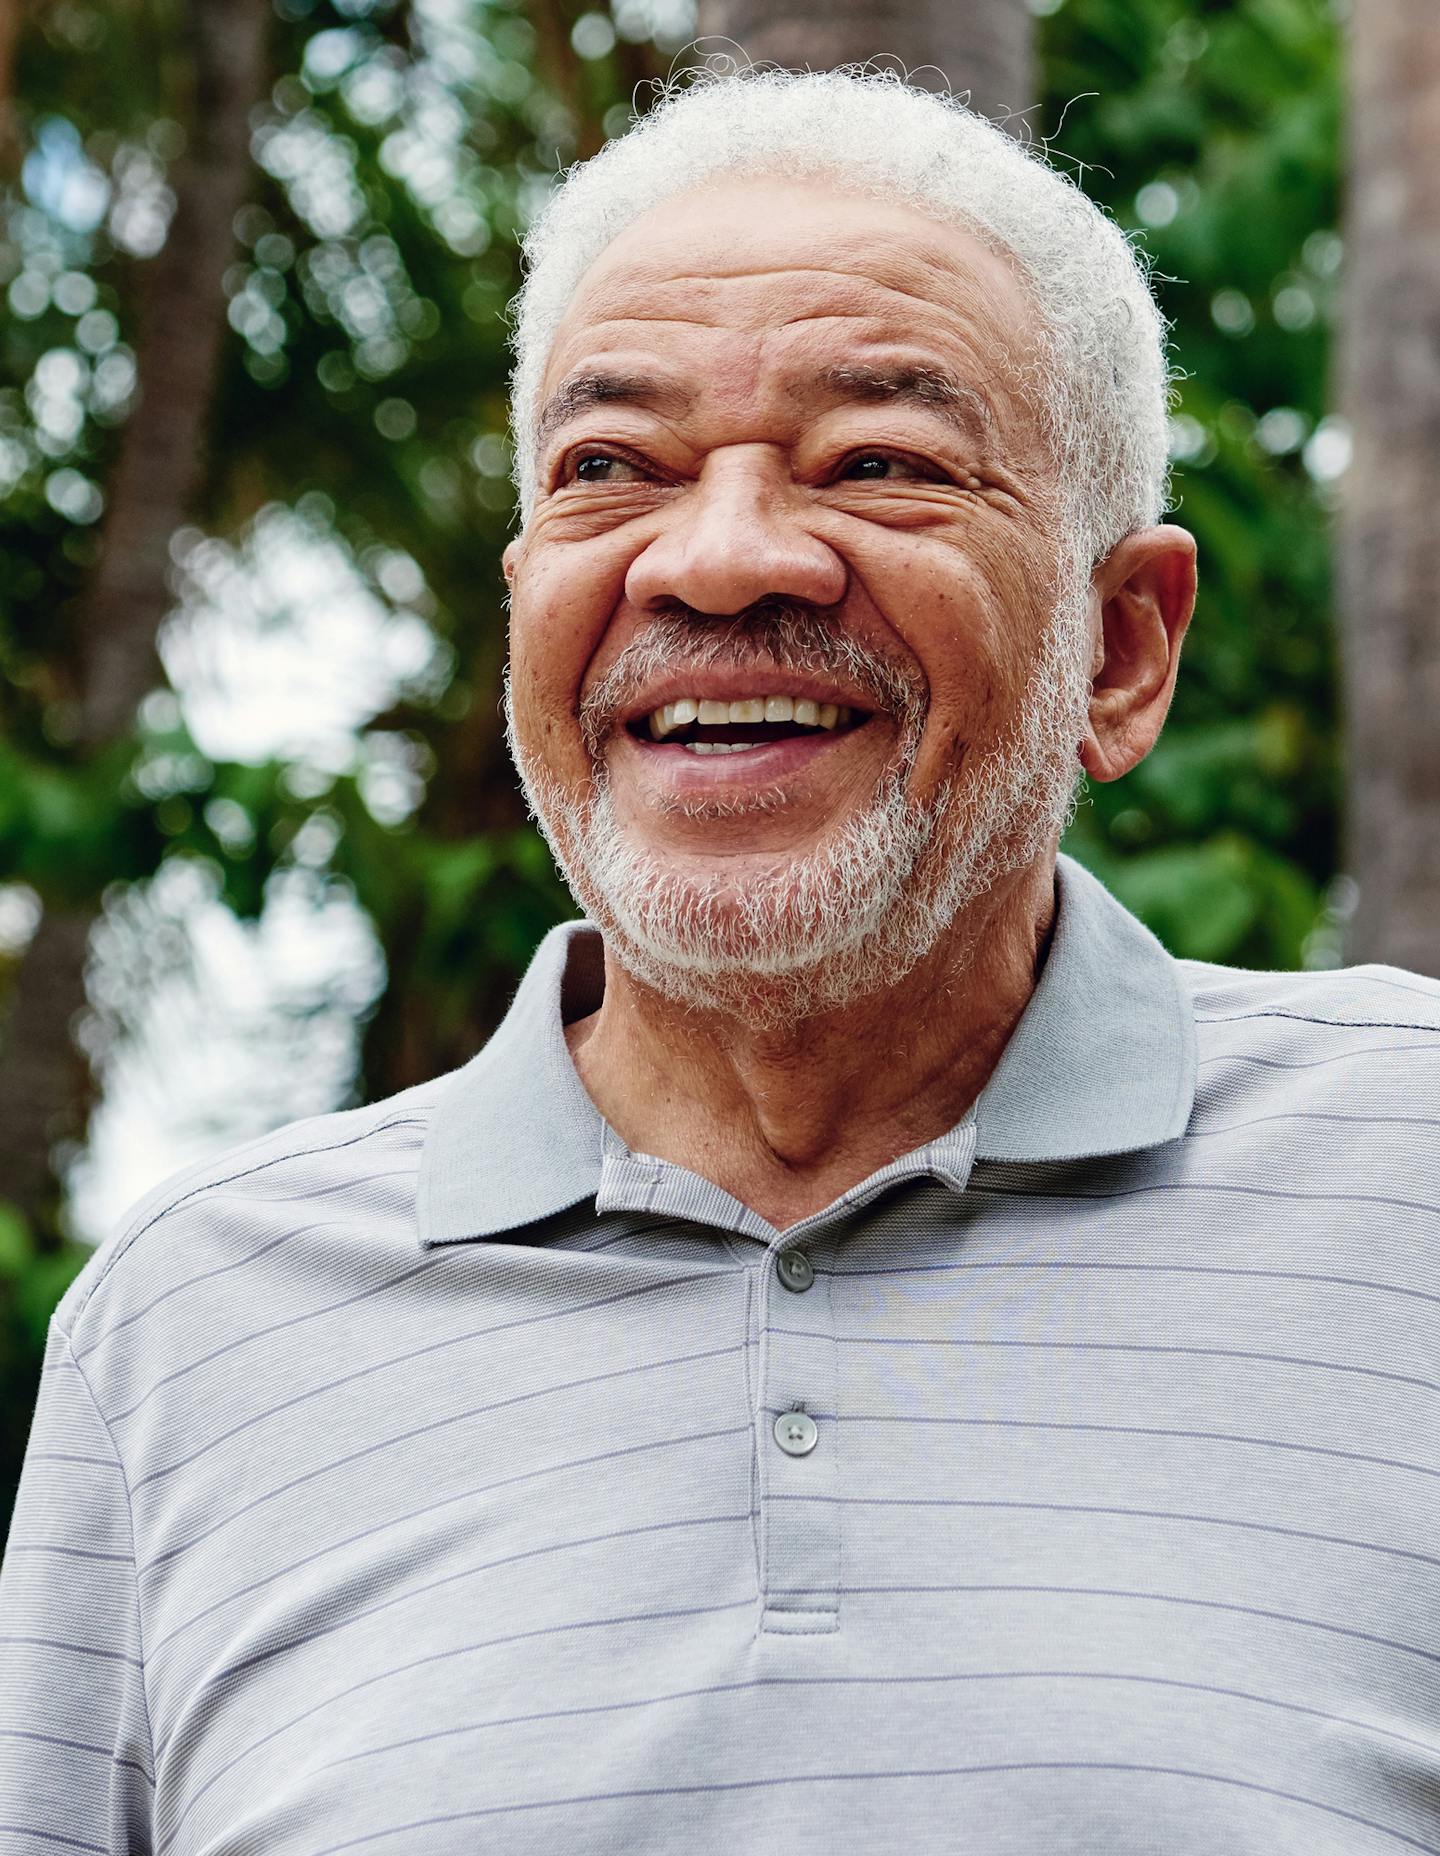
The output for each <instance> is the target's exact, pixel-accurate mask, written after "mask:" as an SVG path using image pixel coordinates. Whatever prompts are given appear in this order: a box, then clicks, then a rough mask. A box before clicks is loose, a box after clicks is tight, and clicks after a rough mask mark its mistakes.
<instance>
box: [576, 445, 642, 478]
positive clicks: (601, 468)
mask: <svg viewBox="0 0 1440 1856" xmlns="http://www.w3.org/2000/svg"><path fill="white" fill-rule="evenodd" d="M564 476H565V479H566V481H568V482H571V483H645V482H648V481H649V477H648V473H647V472H646V471H645V470H643V469H642V468H641V466H640V465H639V464H637V463H636V462H635V461H634V459H633V458H627V457H624V456H622V455H621V454H620V453H619V452H616V451H582V452H580V453H579V454H578V455H577V456H576V457H573V458H570V459H569V460H568V461H567V463H566V465H565V470H564Z"/></svg>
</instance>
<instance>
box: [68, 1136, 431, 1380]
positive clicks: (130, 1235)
mask: <svg viewBox="0 0 1440 1856" xmlns="http://www.w3.org/2000/svg"><path fill="white" fill-rule="evenodd" d="M424 1125H425V1123H424V1121H423V1119H422V1118H421V1117H420V1116H418V1115H399V1116H396V1118H395V1119H394V1120H393V1121H379V1122H376V1124H375V1126H374V1127H373V1128H366V1129H364V1130H363V1131H362V1132H361V1133H359V1134H355V1135H352V1136H351V1137H350V1138H349V1140H345V1141H333V1142H331V1143H330V1144H329V1145H328V1146H321V1147H295V1148H292V1149H290V1150H289V1151H287V1152H285V1153H283V1154H272V1155H271V1156H270V1157H269V1159H267V1160H259V1161H257V1162H256V1163H255V1165H254V1166H247V1167H241V1168H240V1170H239V1171H238V1172H235V1173H225V1174H218V1175H216V1176H215V1177H214V1178H210V1179H205V1180H202V1181H201V1182H200V1184H199V1185H198V1186H192V1187H191V1188H190V1190H189V1191H188V1192H182V1193H181V1194H180V1195H179V1197H178V1198H174V1199H170V1200H167V1201H166V1203H165V1204H163V1205H161V1206H159V1207H158V1208H157V1210H156V1211H154V1212H153V1213H152V1214H151V1215H150V1216H149V1217H147V1218H145V1219H143V1221H141V1222H139V1223H136V1224H134V1225H132V1226H131V1227H130V1228H129V1229H128V1230H127V1231H125V1232H124V1233H123V1235H122V1236H121V1237H120V1239H119V1241H118V1243H117V1244H116V1245H115V1248H114V1250H112V1251H111V1253H110V1255H109V1256H108V1257H107V1258H106V1260H105V1264H104V1267H103V1268H102V1269H100V1270H99V1271H97V1272H96V1276H95V1280H94V1282H92V1283H91V1284H90V1287H89V1289H88V1290H87V1291H86V1293H85V1295H84V1297H83V1299H82V1300H81V1301H79V1302H77V1303H76V1305H75V1311H74V1313H73V1315H72V1316H71V1322H70V1327H69V1328H68V1329H67V1328H63V1327H62V1328H61V1329H60V1332H61V1333H62V1334H63V1335H64V1336H65V1340H66V1344H67V1345H68V1346H69V1347H70V1350H71V1352H72V1354H73V1353H74V1351H75V1346H74V1342H73V1340H72V1338H71V1336H72V1333H73V1330H74V1328H75V1326H76V1324H77V1323H78V1322H79V1320H80V1317H81V1316H82V1315H83V1314H84V1312H85V1310H86V1308H87V1307H88V1306H89V1304H90V1298H91V1297H92V1296H93V1295H94V1293H95V1291H96V1290H97V1289H98V1288H99V1287H100V1285H101V1283H102V1282H104V1280H105V1278H106V1277H107V1276H108V1275H109V1274H110V1272H111V1270H112V1269H113V1268H114V1267H115V1265H116V1264H117V1263H118V1262H119V1260H120V1258H121V1257H123V1256H124V1255H125V1253H126V1251H128V1250H129V1249H130V1247H131V1246H132V1245H133V1244H134V1243H136V1242H137V1241H138V1240H139V1239H140V1238H142V1237H143V1236H144V1235H145V1233H146V1232H147V1231H148V1230H150V1229H151V1228H152V1227H153V1226H154V1225H157V1224H158V1223H159V1222H160V1220H161V1219H162V1218H168V1217H169V1215H170V1213H171V1212H173V1211H178V1210H179V1208H180V1207H181V1206H182V1205H185V1204H187V1203H188V1202H189V1201H190V1200H191V1199H197V1198H199V1197H200V1196H201V1194H202V1193H206V1192H210V1191H212V1190H213V1189H214V1188H215V1187H216V1186H233V1185H234V1183H235V1181H236V1180H237V1179H249V1178H250V1177H251V1175H252V1174H255V1173H263V1172H264V1171H265V1169H266V1168H267V1167H271V1166H279V1165H280V1164H281V1163H282V1162H283V1161H285V1160H299V1159H303V1158H306V1157H308V1156H309V1155H310V1154H331V1153H339V1152H340V1151H341V1150H342V1149H344V1148H346V1147H355V1146H358V1145H359V1143H360V1142H361V1141H368V1140H369V1139H370V1138H371V1137H372V1136H373V1135H376V1134H385V1133H387V1132H388V1131H389V1130H390V1129H391V1128H409V1127H417V1128H418V1127H423V1126H424ZM96 1409H97V1410H98V1409H99V1408H98V1406H97V1408H96Z"/></svg>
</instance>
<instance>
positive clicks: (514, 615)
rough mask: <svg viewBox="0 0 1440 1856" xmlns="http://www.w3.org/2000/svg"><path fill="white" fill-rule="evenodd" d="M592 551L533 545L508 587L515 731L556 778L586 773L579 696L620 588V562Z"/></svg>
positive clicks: (622, 575) (622, 563)
mask: <svg viewBox="0 0 1440 1856" xmlns="http://www.w3.org/2000/svg"><path fill="white" fill-rule="evenodd" d="M598 552H599V551H598V550H596V549H593V548H584V549H582V548H576V547H569V548H558V547H554V546H545V545H543V544H541V545H537V546H534V547H532V548H530V549H527V550H526V552H525V553H524V554H523V556H522V558H521V561H520V563H519V565H518V566H517V568H516V573H515V579H514V582H513V584H512V587H511V596H510V689H511V696H512V700H513V703H514V708H515V728H516V732H517V734H518V735H519V737H520V740H521V742H522V743H523V744H524V746H525V747H526V748H527V749H528V750H529V751H530V752H531V753H532V754H538V755H539V756H541V758H542V759H543V760H544V761H545V763H546V764H547V766H549V767H550V769H551V770H552V771H553V772H554V773H556V774H558V775H559V776H560V777H561V778H563V779H571V780H579V779H584V778H585V777H587V775H588V772H589V758H588V756H587V755H586V753H585V750H584V747H583V744H582V742H581V739H580V728H579V722H578V714H579V706H580V691H581V686H582V685H583V683H584V681H585V676H586V673H587V671H588V670H589V668H590V665H591V662H592V660H593V659H594V657H595V654H596V651H597V649H598V648H599V647H600V645H601V643H602V641H603V639H604V637H605V634H606V630H607V628H608V626H609V624H610V621H611V618H612V616H613V614H614V612H615V609H616V606H617V604H618V602H619V600H620V598H621V595H622V593H623V590H624V579H625V561H624V560H622V559H619V558H618V557H617V558H615V559H613V560H606V559H604V558H597V554H598ZM608 552H609V553H610V554H611V555H614V553H615V551H614V550H613V549H611V550H609V551H608ZM626 558H628V556H627V557H626Z"/></svg>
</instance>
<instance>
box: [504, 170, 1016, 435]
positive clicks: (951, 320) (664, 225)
mask: <svg viewBox="0 0 1440 1856" xmlns="http://www.w3.org/2000/svg"><path fill="white" fill-rule="evenodd" d="M747 345H748V346H749V347H750V348H753V349H754V351H755V353H756V355H757V357H758V356H759V354H760V353H761V351H762V350H763V352H764V353H765V354H766V355H767V356H769V357H771V358H772V359H774V358H779V359H781V360H783V359H784V358H785V357H787V356H789V357H796V358H797V365H798V364H799V362H800V361H807V362H808V364H809V366H810V367H811V370H812V371H813V370H814V367H815V365H816V364H817V363H819V362H823V363H824V364H825V366H826V368H827V369H829V370H833V368H834V366H835V365H836V364H839V363H844V362H845V361H847V360H850V361H855V362H860V361H863V360H864V359H865V357H866V351H868V350H874V349H875V348H877V347H887V348H891V349H899V348H903V349H906V350H907V351H909V352H911V353H912V354H913V355H914V356H915V358H916V359H917V360H918V361H920V362H921V363H924V362H925V360H926V359H927V358H928V360H929V362H930V363H931V365H932V366H933V367H934V369H935V370H936V371H937V372H943V371H946V370H948V371H950V372H952V373H954V374H956V375H958V376H959V377H961V378H967V379H970V380H972V381H973V383H974V385H975V387H976V388H977V390H979V391H980V392H981V393H982V395H984V396H985V397H987V398H989V399H990V400H991V401H992V403H993V404H995V405H996V406H997V407H998V408H999V409H1000V411H1001V413H1002V416H1006V415H1008V416H1009V417H1012V418H1013V417H1016V416H1018V415H1019V413H1020V411H1021V410H1022V402H1023V401H1024V397H1025V385H1026V383H1027V382H1030V381H1033V380H1034V379H1035V378H1036V376H1037V372H1038V371H1040V370H1039V369H1038V367H1037V363H1039V362H1040V360H1041V350H1042V346H1043V340H1042V331H1041V326H1040V322H1039V318H1038V315H1037V313H1036V311H1035V308H1034V306H1033V304H1032V302H1031V300H1030V296H1029V293H1028V290H1027V288H1026V286H1025V285H1024V283H1023V282H1022V281H1021V278H1020V275H1019V273H1018V271H1017V269H1016V267H1015V265H1014V263H1013V261H1011V260H1010V259H1009V258H1008V257H1007V256H1005V255H1002V254H1001V253H1000V252H999V251H998V250H997V249H996V248H995V247H994V246H993V245H992V244H990V243H988V242H987V241H986V240H985V239H984V238H982V237H981V236H980V235H979V234H977V233H976V232H975V231H974V230H973V229H971V228H969V227H962V226H959V225H955V224H947V223H943V222H941V221H938V220H936V219H934V218H931V217H929V216H928V215H926V214H925V213H922V212H921V211H920V210H918V209H917V208H914V207H911V206H909V205H907V204H905V203H903V202H898V201H893V200H889V199H883V200H882V199H875V198H870V197H867V196H864V195H859V194H855V193H853V192H846V191H843V190H842V189H841V188H839V187H838V186H836V185H834V184H832V183H829V182H826V181H809V180H798V181H795V180H785V179H776V178H773V177H754V178H749V179H735V178H733V177H732V178H727V179H725V180H721V181H715V182H711V183H709V184H707V185H706V186H704V187H700V188H696V189H694V190H692V191H690V192H687V193H684V194H680V195H677V196H674V197H672V198H671V199H668V200H666V201H664V202H663V203H661V204H660V205H659V206H656V207H655V208H653V209H651V210H650V211H649V212H647V213H645V214H644V215H643V216H642V217H640V218H639V219H637V220H635V221H634V222H633V223H632V224H631V225H629V226H627V227H625V228H624V229H623V230H622V231H621V232H620V233H619V234H618V235H617V236H616V237H615V238H614V239H613V240H612V241H611V242H610V243H609V244H608V245H607V246H606V247H605V249H604V250H603V251H602V252H601V253H600V255H599V256H598V257H597V259H596V260H595V262H594V263H593V264H592V265H591V266H590V268H589V269H588V270H587V271H586V273H585V274H584V276H583V277H582V278H581V279H580V281H579V283H578V285H577V286H576V289H575V291H574V293H573V295H572V297H571V299H570V302H569V304H568V306H567V308H566V310H565V312H564V314H563V316H562V317H561V319H560V322H559V325H558V327H557V329H556V331H555V335H554V338H553V340H552V342H551V344H550V348H549V352H548V354H547V356H546V360H545V365H544V368H543V373H542V377H541V379H540V382H539V391H538V395H537V399H536V403H535V404H534V405H533V406H532V407H530V408H528V409H527V411H528V412H529V413H530V414H531V416H532V418H534V417H536V416H538V415H540V414H541V413H542V411H543V409H544V407H545V406H546V404H547V403H550V402H553V399H554V396H555V394H556V392H557V390H563V389H564V387H565V385H566V383H567V382H568V381H569V380H571V379H572V378H573V377H575V376H576V375H577V374H584V373H588V372H590V371H591V370H593V369H594V367H595V366H596V365H597V363H600V362H603V361H604V359H605V357H606V356H607V355H609V354H614V353H617V352H620V351H623V352H624V353H625V354H627V355H628V356H632V357H633V355H634V354H635V352H636V351H637V349H638V350H640V351H642V352H643V351H645V350H647V349H649V350H651V351H653V352H654V353H655V354H656V355H657V357H659V356H664V357H667V358H668V359H669V361H670V362H671V363H672V364H674V363H676V362H679V363H680V364H681V365H684V364H686V363H687V362H688V363H690V364H693V365H694V366H696V367H698V368H700V369H702V370H707V372H708V370H709V369H711V368H712V367H714V366H715V365H716V363H717V361H718V358H719V357H720V356H722V355H731V356H733V355H735V354H736V353H739V352H743V351H744V350H745V349H746V348H747ZM757 365H758V361H757ZM693 384H694V385H695V386H696V387H697V388H700V389H703V388H704V387H706V385H707V384H709V381H708V379H707V374H706V373H702V374H701V375H700V376H699V377H698V378H697V379H696V380H695V381H694V383H693Z"/></svg>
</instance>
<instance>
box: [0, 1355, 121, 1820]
mask: <svg viewBox="0 0 1440 1856" xmlns="http://www.w3.org/2000/svg"><path fill="white" fill-rule="evenodd" d="M153 1783H154V1756H153V1751H152V1747H151V1741H150V1721H149V1713H148V1710H147V1706H146V1700H145V1673H144V1659H143V1653H142V1641H141V1630H140V1614H139V1604H138V1596H137V1588H136V1579H135V1558H134V1540H133V1535H132V1531H131V1524H130V1497H129V1491H128V1488H127V1486H126V1481H125V1475H124V1471H123V1468H122V1466H121V1463H120V1460H119V1458H118V1456H117V1454H116V1451H115V1446H114V1443H113V1442H112V1439H111V1436H110V1432H109V1429H108V1427H107V1426H106V1424H105V1421H104V1419H103V1418H102V1416H101V1414H100V1411H99V1410H98V1408H97V1406H96V1404H95V1400H94V1398H93V1396H92V1394H91V1390H90V1386H89V1384H88V1382H87V1380H86V1378H85V1375H84V1372H83V1370H82V1369H81V1367H80V1365H79V1363H78V1362H77V1361H76V1359H75V1356H74V1353H73V1351H72V1349H71V1346H70V1341H69V1338H68V1336H67V1335H66V1334H65V1333H64V1331H63V1330H62V1329H61V1328H60V1327H58V1326H57V1325H55V1324H53V1323H52V1325H51V1329H50V1336H49V1343H48V1346H47V1348H46V1354H45V1369H44V1372H43V1374H42V1376H41V1380H40V1397H39V1402H38V1404H37V1406H36V1411H35V1420H34V1424H33V1426H32V1428H31V1432H30V1441H29V1446H28V1448H27V1450H26V1454H25V1465H24V1469H23V1470H22V1472H21V1477H20V1490H19V1495H18V1497H17V1499H16V1504H15V1513H14V1517H13V1520H12V1521H11V1526H10V1539H9V1544H8V1545H7V1547H6V1549H5V1560H4V1565H3V1567H0V1856H61V1852H72V1851H85V1850H95V1851H100V1852H102V1853H103V1856H121V1853H122V1852H123V1853H124V1856H144V1853H145V1852H148V1851H149V1849H150V1822H151V1794H152V1789H153Z"/></svg>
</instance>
